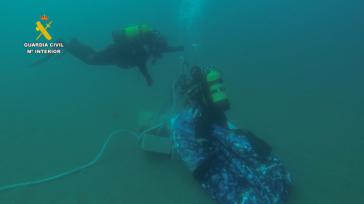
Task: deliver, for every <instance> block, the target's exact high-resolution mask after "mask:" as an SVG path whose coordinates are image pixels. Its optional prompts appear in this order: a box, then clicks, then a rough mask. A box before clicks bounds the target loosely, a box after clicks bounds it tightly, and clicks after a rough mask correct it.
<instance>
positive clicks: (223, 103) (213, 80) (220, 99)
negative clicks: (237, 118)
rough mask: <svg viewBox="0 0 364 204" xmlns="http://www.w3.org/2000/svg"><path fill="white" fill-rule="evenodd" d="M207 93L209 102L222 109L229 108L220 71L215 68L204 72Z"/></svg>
mask: <svg viewBox="0 0 364 204" xmlns="http://www.w3.org/2000/svg"><path fill="white" fill-rule="evenodd" d="M206 86H207V89H208V90H207V94H208V98H209V100H210V102H211V104H212V105H213V106H215V107H217V108H218V109H220V110H222V111H226V110H228V109H229V108H230V102H229V99H228V97H227V94H226V92H225V87H224V85H223V80H222V77H221V73H220V72H219V71H217V70H216V69H210V70H207V72H206Z"/></svg>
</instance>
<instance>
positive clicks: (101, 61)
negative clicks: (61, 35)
mask: <svg viewBox="0 0 364 204" xmlns="http://www.w3.org/2000/svg"><path fill="white" fill-rule="evenodd" d="M65 49H66V50H67V51H68V52H69V53H70V54H71V55H73V56H74V57H76V58H78V59H80V60H81V61H83V62H84V63H86V64H89V65H112V64H115V63H114V60H115V57H114V56H115V53H113V47H112V46H109V47H108V48H106V49H105V50H103V51H101V52H96V51H95V50H94V49H92V48H91V47H90V46H88V45H86V44H83V43H81V42H80V41H78V40H77V39H74V40H72V41H71V42H70V43H67V44H66V45H65Z"/></svg>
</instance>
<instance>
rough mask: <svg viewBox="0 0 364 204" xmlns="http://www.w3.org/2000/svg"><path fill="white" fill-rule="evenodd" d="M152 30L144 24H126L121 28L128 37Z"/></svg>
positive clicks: (134, 36)
mask: <svg viewBox="0 0 364 204" xmlns="http://www.w3.org/2000/svg"><path fill="white" fill-rule="evenodd" d="M151 31H152V28H151V27H150V26H148V25H146V24H142V25H135V26H128V27H126V28H124V29H123V33H124V35H125V37H127V38H128V39H134V38H137V37H139V36H142V35H144V34H147V33H149V32H151Z"/></svg>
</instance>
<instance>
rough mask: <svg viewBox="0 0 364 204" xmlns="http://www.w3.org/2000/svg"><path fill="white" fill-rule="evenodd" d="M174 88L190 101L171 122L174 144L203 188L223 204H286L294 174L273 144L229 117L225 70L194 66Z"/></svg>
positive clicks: (187, 101) (178, 154) (177, 153)
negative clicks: (227, 114) (223, 75)
mask: <svg viewBox="0 0 364 204" xmlns="http://www.w3.org/2000/svg"><path fill="white" fill-rule="evenodd" d="M175 87H176V88H175V89H177V90H178V91H179V93H180V94H181V95H182V96H183V97H184V98H185V102H184V108H183V110H182V111H181V112H180V113H178V114H177V115H176V116H175V117H173V118H172V119H170V121H169V129H170V131H171V141H172V146H173V147H172V148H173V151H174V152H175V153H174V154H175V155H177V156H178V157H179V158H180V159H181V160H182V161H183V162H184V163H185V165H186V166H187V168H188V169H189V170H190V171H191V173H192V175H193V176H194V178H195V179H196V180H197V181H198V182H199V183H200V184H201V186H202V188H203V189H204V190H205V191H206V192H207V193H209V195H210V196H211V197H212V198H213V199H214V200H216V201H217V202H218V203H220V204H279V203H282V202H283V201H284V200H285V199H286V197H287V195H288V192H289V189H290V186H291V182H292V181H291V178H290V174H289V173H288V172H287V171H286V170H285V168H284V165H283V164H282V162H281V161H280V160H279V159H278V158H277V157H276V156H274V155H273V154H272V148H271V146H270V145H268V144H267V143H266V142H265V141H263V140H262V139H260V138H258V137H257V136H255V135H254V134H253V133H251V132H250V131H248V130H242V129H238V128H237V127H236V126H235V125H233V124H232V123H231V122H230V121H229V120H228V119H227V117H226V115H225V111H227V110H229V109H230V103H229V99H228V97H227V94H226V92H225V88H224V85H223V80H222V76H221V72H219V71H218V70H216V69H204V68H200V67H197V66H194V67H192V68H191V70H190V72H189V73H187V74H184V75H181V76H180V78H179V80H178V81H177V83H176V85H175Z"/></svg>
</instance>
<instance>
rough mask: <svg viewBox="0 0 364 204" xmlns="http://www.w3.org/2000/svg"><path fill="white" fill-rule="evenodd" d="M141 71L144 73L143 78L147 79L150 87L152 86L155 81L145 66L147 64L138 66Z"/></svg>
mask: <svg viewBox="0 0 364 204" xmlns="http://www.w3.org/2000/svg"><path fill="white" fill-rule="evenodd" d="M138 68H139V71H140V73H142V75H143V77H144V78H145V80H146V81H147V83H148V86H151V85H152V84H153V79H152V77H151V76H150V74H149V72H148V69H147V66H146V65H145V63H142V64H140V65H138Z"/></svg>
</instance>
